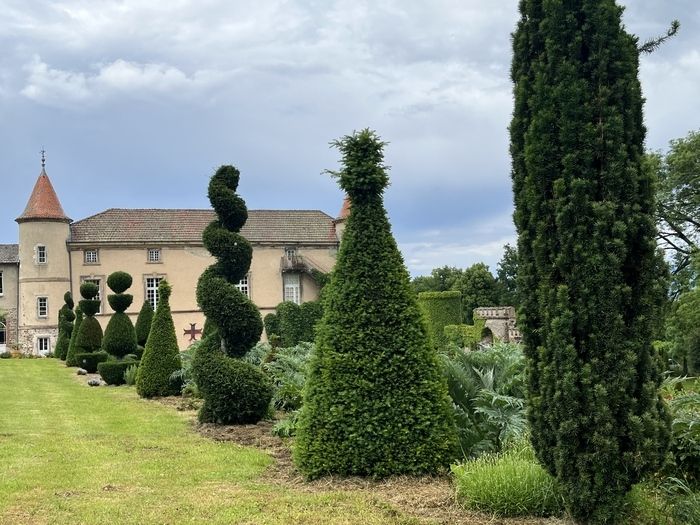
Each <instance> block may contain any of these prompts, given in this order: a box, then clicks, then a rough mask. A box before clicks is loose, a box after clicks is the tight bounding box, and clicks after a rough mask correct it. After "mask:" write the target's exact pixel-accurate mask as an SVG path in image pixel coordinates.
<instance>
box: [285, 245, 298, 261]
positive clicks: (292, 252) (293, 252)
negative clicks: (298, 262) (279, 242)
mask: <svg viewBox="0 0 700 525" xmlns="http://www.w3.org/2000/svg"><path fill="white" fill-rule="evenodd" d="M284 256H285V257H286V258H287V259H290V260H291V259H294V257H296V256H297V249H296V248H289V247H287V248H285V249H284Z"/></svg>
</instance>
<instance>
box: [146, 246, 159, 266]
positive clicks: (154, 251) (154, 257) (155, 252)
mask: <svg viewBox="0 0 700 525" xmlns="http://www.w3.org/2000/svg"><path fill="white" fill-rule="evenodd" d="M148 262H149V263H157V262H160V248H149V249H148Z"/></svg>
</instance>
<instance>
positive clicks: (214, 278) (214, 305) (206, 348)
mask: <svg viewBox="0 0 700 525" xmlns="http://www.w3.org/2000/svg"><path fill="white" fill-rule="evenodd" d="M239 178H240V173H239V171H238V170H237V169H236V168H234V167H233V166H221V167H220V168H219V169H217V170H216V173H215V174H214V175H213V176H212V178H211V180H210V182H209V190H208V196H209V200H210V201H211V204H212V206H213V208H214V211H216V215H217V219H216V220H214V221H212V222H211V223H210V224H209V225H208V226H207V227H206V228H205V230H204V233H203V235H202V240H203V242H204V246H205V247H206V248H207V250H209V252H210V253H211V254H212V255H213V256H214V257H216V263H215V264H213V265H211V266H210V267H209V268H207V269H206V270H205V271H204V273H202V275H201V277H200V278H199V281H198V283H197V302H198V303H199V305H200V306H201V308H202V311H203V312H204V315H205V316H206V317H207V323H206V325H205V333H206V335H205V336H204V338H203V340H202V344H201V345H200V346H199V348H198V349H197V352H196V354H195V357H194V361H193V363H192V370H193V373H194V378H195V381H196V383H197V386H198V387H199V391H200V393H201V394H202V397H203V398H204V405H203V406H202V408H201V409H200V411H199V419H200V421H206V422H212V423H224V424H225V423H253V422H257V421H259V420H260V419H262V418H263V417H264V416H265V414H266V413H267V410H268V407H269V405H270V400H271V399H272V386H271V384H270V382H269V380H268V379H267V378H266V377H265V376H264V375H263V374H262V372H261V371H260V370H259V369H258V368H256V367H254V366H253V365H251V364H249V363H246V362H244V361H242V360H240V359H239V358H240V357H242V356H244V355H245V354H246V352H248V350H250V349H251V348H252V347H253V345H255V343H257V342H258V340H259V339H260V334H261V333H262V329H263V323H262V319H261V318H260V312H258V309H257V308H256V307H255V305H254V304H253V303H252V302H251V301H250V299H248V297H246V296H245V295H244V294H243V293H242V292H241V291H240V290H238V288H236V286H235V284H236V283H238V282H239V281H240V280H241V279H242V278H243V277H245V275H246V274H247V273H248V270H249V268H250V261H251V258H252V255H253V248H252V246H251V245H250V243H249V242H248V241H247V240H246V239H245V238H244V237H243V236H242V235H241V234H240V233H239V232H240V230H241V228H242V227H243V225H244V224H245V222H246V220H247V219H248V210H247V208H246V205H245V202H244V201H243V199H242V198H241V197H240V196H238V194H237V193H236V190H237V188H238V181H239Z"/></svg>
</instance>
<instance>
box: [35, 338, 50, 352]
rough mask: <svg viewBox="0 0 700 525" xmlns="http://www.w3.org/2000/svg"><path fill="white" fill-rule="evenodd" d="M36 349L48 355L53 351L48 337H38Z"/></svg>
mask: <svg viewBox="0 0 700 525" xmlns="http://www.w3.org/2000/svg"><path fill="white" fill-rule="evenodd" d="M36 349H37V351H38V352H39V353H40V354H43V355H46V354H48V353H49V352H50V351H51V346H50V345H49V338H48V337H37V338H36Z"/></svg>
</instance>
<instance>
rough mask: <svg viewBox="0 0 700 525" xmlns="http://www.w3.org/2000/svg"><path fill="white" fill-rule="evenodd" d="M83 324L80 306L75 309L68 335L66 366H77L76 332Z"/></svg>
mask: <svg viewBox="0 0 700 525" xmlns="http://www.w3.org/2000/svg"><path fill="white" fill-rule="evenodd" d="M82 323H83V311H82V310H81V309H80V305H78V306H76V307H75V323H74V324H73V331H72V332H71V334H70V342H69V343H68V353H67V354H66V366H78V360H77V359H76V357H75V356H76V354H77V351H76V347H75V342H76V341H77V339H78V332H79V331H80V325H81V324H82Z"/></svg>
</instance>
